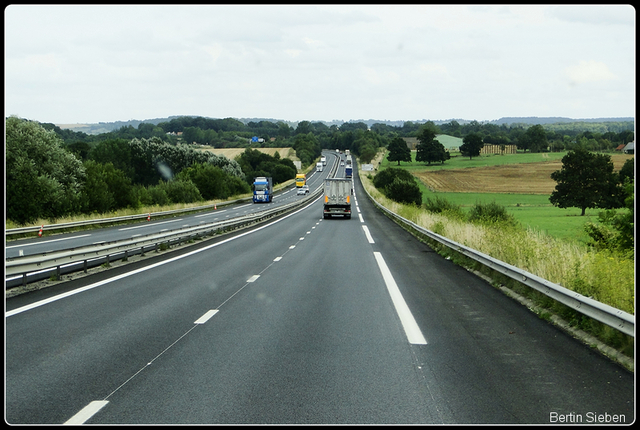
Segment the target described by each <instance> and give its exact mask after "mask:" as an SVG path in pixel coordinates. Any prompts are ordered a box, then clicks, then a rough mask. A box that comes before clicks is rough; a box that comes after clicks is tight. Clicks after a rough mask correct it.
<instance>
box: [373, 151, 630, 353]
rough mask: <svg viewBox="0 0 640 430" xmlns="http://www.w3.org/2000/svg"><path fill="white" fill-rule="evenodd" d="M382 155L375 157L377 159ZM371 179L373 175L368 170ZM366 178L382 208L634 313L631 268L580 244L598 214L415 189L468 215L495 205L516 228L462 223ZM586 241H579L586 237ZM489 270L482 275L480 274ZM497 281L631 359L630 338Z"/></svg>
mask: <svg viewBox="0 0 640 430" xmlns="http://www.w3.org/2000/svg"><path fill="white" fill-rule="evenodd" d="M379 159H380V157H378V160H379ZM372 173H373V174H375V173H374V172H372ZM371 177H372V175H371V173H369V172H361V173H360V179H361V181H362V183H363V186H365V187H366V189H367V191H368V192H369V193H370V194H371V195H372V196H373V198H374V199H376V200H377V201H378V202H379V203H380V204H382V205H383V206H385V207H387V208H388V209H390V210H391V211H393V212H395V213H397V214H399V215H400V216H402V217H404V218H406V219H409V220H411V221H413V222H414V223H416V224H418V225H420V226H422V227H423V228H426V229H428V230H431V231H433V232H435V233H437V234H440V235H442V236H445V237H447V238H449V239H451V240H454V241H456V242H458V243H461V244H463V245H466V246H468V247H470V248H473V249H476V250H478V251H480V252H483V253H485V254H488V255H490V256H492V257H494V258H496V259H498V260H501V261H504V262H505V263H508V264H511V265H513V266H516V267H519V268H521V269H523V270H526V271H528V272H530V273H533V274H535V275H537V276H540V277H541V278H543V279H546V280H548V281H551V282H553V283H556V284H559V285H562V286H564V287H565V288H568V289H570V290H572V291H575V292H577V293H580V294H582V295H584V296H586V297H591V298H593V299H595V300H597V301H600V302H602V303H606V304H608V305H610V306H613V307H615V308H617V309H620V310H623V311H625V312H627V313H630V314H632V315H633V314H635V264H634V263H635V262H634V258H633V257H632V256H629V255H623V254H620V253H615V252H610V251H604V252H597V251H594V250H593V249H590V248H589V247H588V246H587V245H586V243H585V240H583V239H584V238H585V237H586V234H585V233H584V232H583V225H584V223H585V222H587V221H588V220H589V219H592V220H593V219H595V218H597V212H598V211H597V210H593V211H590V212H589V211H588V212H587V213H588V216H587V215H585V216H584V217H581V216H580V215H579V213H580V210H579V209H576V208H573V209H559V208H556V207H553V206H551V204H550V203H548V197H547V196H541V195H524V194H481V193H434V192H432V191H430V190H428V189H427V188H426V187H425V186H424V185H423V184H420V187H421V190H422V192H423V197H425V199H423V202H424V201H426V198H427V197H428V198H431V199H432V200H434V199H435V198H436V197H439V198H445V199H447V200H449V201H450V202H451V203H454V204H457V205H460V206H461V208H462V210H463V211H464V212H465V214H466V213H468V211H469V209H470V208H471V207H472V206H473V205H475V204H476V203H479V202H480V203H485V204H486V203H490V202H492V201H495V202H496V203H498V204H501V205H504V206H506V209H507V211H508V213H509V214H513V215H514V216H515V217H516V218H517V219H518V220H519V221H520V223H521V226H516V227H508V226H505V225H501V224H494V225H478V224H472V223H469V222H467V221H466V220H464V219H460V216H459V215H450V216H447V214H446V213H445V214H436V213H431V212H428V211H427V210H425V209H424V207H417V206H415V205H411V206H408V205H402V204H400V203H397V202H395V201H393V200H390V199H388V198H386V197H385V196H384V195H383V194H382V193H380V192H379V191H378V190H377V189H376V188H375V187H374V186H373V183H372V181H371ZM583 235H584V236H583ZM433 246H434V249H436V250H437V251H439V252H440V253H441V254H443V255H445V256H447V257H450V258H452V259H453V260H454V261H456V262H457V263H458V264H460V265H463V266H466V267H469V266H471V267H474V265H475V266H477V263H474V262H473V261H472V260H469V259H466V258H465V257H463V256H461V255H460V254H458V253H457V252H455V251H452V250H448V249H438V248H444V247H439V246H438V245H437V244H435V245H433ZM479 270H486V269H479ZM493 276H494V277H495V278H497V279H500V281H499V282H502V283H504V284H505V285H509V287H511V288H514V289H515V290H516V292H518V293H519V294H522V295H525V296H527V297H529V298H532V299H534V300H535V301H536V302H537V303H538V304H539V305H540V306H542V307H545V308H547V309H550V310H552V311H553V312H555V313H557V314H559V315H561V316H562V317H563V318H564V319H566V320H567V321H569V323H570V325H571V326H576V327H579V328H581V329H583V330H586V331H588V332H590V333H592V334H594V335H596V336H597V337H599V338H600V339H601V340H603V341H604V342H605V343H607V344H608V345H610V346H613V347H614V348H617V349H618V350H620V351H622V352H623V353H624V354H626V355H628V356H631V357H632V356H633V355H634V346H633V345H634V340H633V338H632V337H629V336H626V335H623V334H622V333H620V332H618V331H617V330H615V329H613V328H610V327H608V326H606V325H604V324H601V323H598V322H596V321H594V320H591V319H589V318H586V317H584V316H582V315H581V314H580V313H579V312H577V311H574V310H573V309H570V308H568V307H566V306H564V305H561V304H559V303H558V302H555V301H554V300H552V299H550V298H548V297H546V296H544V295H543V294H541V293H538V292H537V291H534V290H532V289H530V288H528V287H526V286H524V285H522V284H519V283H517V282H515V281H512V280H510V279H507V278H505V277H504V276H503V275H500V274H499V273H497V272H493Z"/></svg>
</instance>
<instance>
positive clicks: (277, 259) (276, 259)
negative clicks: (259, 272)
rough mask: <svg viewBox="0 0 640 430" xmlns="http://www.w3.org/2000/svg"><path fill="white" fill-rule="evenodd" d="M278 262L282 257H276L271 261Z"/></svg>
mask: <svg viewBox="0 0 640 430" xmlns="http://www.w3.org/2000/svg"><path fill="white" fill-rule="evenodd" d="M280 260H282V257H276V258H274V259H273V261H280Z"/></svg>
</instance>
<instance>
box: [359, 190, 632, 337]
mask: <svg viewBox="0 0 640 430" xmlns="http://www.w3.org/2000/svg"><path fill="white" fill-rule="evenodd" d="M365 192H366V193H367V195H368V196H369V199H370V200H371V201H372V202H373V204H374V205H376V206H377V207H378V208H379V209H380V210H382V211H383V212H385V213H386V214H387V215H388V216H389V217H390V218H392V219H394V220H396V221H397V222H398V223H401V224H404V225H405V226H408V227H410V228H411V229H413V230H415V231H416V232H418V233H420V234H422V235H424V236H426V237H428V238H430V239H432V240H435V241H436V242H438V243H440V244H442V245H444V246H446V247H448V248H450V249H453V250H454V251H456V252H459V253H460V254H462V255H464V256H466V257H469V258H471V259H473V260H475V261H477V262H479V263H481V264H483V265H485V266H487V267H489V268H490V269H492V270H495V271H496V272H499V273H502V274H503V275H505V276H508V277H509V278H511V279H514V280H516V281H518V282H520V283H522V284H524V285H526V286H528V287H530V288H533V289H535V290H536V291H539V292H541V293H542V294H544V295H546V296H547V297H550V298H552V299H554V300H556V301H558V302H560V303H562V304H563V305H566V306H568V307H570V308H572V309H574V310H576V311H578V312H580V313H582V314H583V315H585V316H587V317H589V318H593V319H594V320H596V321H599V322H601V323H603V324H606V325H608V326H610V327H613V328H615V329H617V330H619V331H620V332H622V333H624V334H626V335H628V336H631V337H635V336H634V327H635V316H634V315H631V314H629V313H627V312H624V311H622V310H620V309H616V308H614V307H613V306H609V305H607V304H604V303H601V302H599V301H597V300H594V299H591V298H589V297H585V296H583V295H582V294H579V293H576V292H575V291H571V290H569V289H567V288H564V287H563V286H561V285H558V284H554V283H553V282H549V281H547V280H546V279H543V278H540V277H539V276H536V275H534V274H532V273H529V272H527V271H525V270H522V269H519V268H517V267H515V266H512V265H510V264H508V263H505V262H503V261H500V260H497V259H495V258H493V257H491V256H489V255H487V254H483V253H482V252H480V251H477V250H475V249H472V248H469V247H467V246H465V245H461V244H459V243H457V242H454V241H453V240H450V239H447V238H446V237H444V236H440V235H439V234H437V233H434V232H432V231H430V230H427V229H425V228H423V227H421V226H419V225H417V224H416V223H414V222H412V221H410V220H408V219H406V218H403V217H401V216H400V215H398V214H396V213H394V212H392V211H390V210H389V209H387V208H385V207H384V206H382V205H381V204H380V203H378V202H377V201H376V200H375V199H374V198H373V197H372V196H371V194H369V192H368V191H367V190H366V188H365Z"/></svg>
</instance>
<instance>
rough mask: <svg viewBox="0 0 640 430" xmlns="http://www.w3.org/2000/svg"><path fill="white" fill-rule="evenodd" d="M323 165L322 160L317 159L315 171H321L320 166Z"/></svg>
mask: <svg viewBox="0 0 640 430" xmlns="http://www.w3.org/2000/svg"><path fill="white" fill-rule="evenodd" d="M323 166H324V165H323V164H322V161H319V162H317V163H316V172H322V167H323Z"/></svg>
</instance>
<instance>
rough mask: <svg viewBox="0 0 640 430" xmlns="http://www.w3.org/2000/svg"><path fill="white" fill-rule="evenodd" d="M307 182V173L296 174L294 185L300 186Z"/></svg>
mask: <svg viewBox="0 0 640 430" xmlns="http://www.w3.org/2000/svg"><path fill="white" fill-rule="evenodd" d="M306 184H307V175H305V174H304V173H298V174H297V175H296V187H298V188H300V187H301V186H303V185H306Z"/></svg>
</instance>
